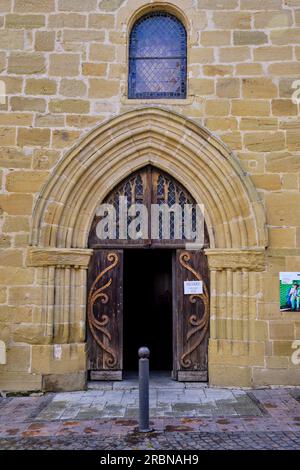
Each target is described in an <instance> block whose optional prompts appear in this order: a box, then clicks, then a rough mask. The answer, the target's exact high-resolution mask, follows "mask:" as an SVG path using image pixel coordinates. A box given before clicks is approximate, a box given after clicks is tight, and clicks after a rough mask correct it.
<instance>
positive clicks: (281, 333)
mask: <svg viewBox="0 0 300 470" xmlns="http://www.w3.org/2000/svg"><path fill="white" fill-rule="evenodd" d="M294 338H295V333H294V325H293V323H290V322H288V321H285V322H284V321H281V322H272V321H271V322H270V339H276V340H283V339H284V340H286V339H290V340H293V339H294Z"/></svg>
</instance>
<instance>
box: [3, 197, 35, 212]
mask: <svg viewBox="0 0 300 470" xmlns="http://www.w3.org/2000/svg"><path fill="white" fill-rule="evenodd" d="M32 202H33V201H32V196H30V195H29V194H22V195H21V194H0V208H1V210H2V211H3V212H7V214H9V215H30V214H31V211H32Z"/></svg>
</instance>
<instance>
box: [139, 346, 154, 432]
mask: <svg viewBox="0 0 300 470" xmlns="http://www.w3.org/2000/svg"><path fill="white" fill-rule="evenodd" d="M138 354H139V431H140V432H149V431H151V429H150V427H149V356H150V351H149V349H148V348H146V347H142V348H140V349H139V351H138Z"/></svg>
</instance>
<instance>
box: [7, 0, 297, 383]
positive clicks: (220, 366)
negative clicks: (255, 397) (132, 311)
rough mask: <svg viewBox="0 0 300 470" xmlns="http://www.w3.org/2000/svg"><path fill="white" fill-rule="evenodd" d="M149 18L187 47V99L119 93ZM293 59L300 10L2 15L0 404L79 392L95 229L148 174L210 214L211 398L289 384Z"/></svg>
mask: <svg viewBox="0 0 300 470" xmlns="http://www.w3.org/2000/svg"><path fill="white" fill-rule="evenodd" d="M154 12H164V13H166V14H168V15H171V16H172V17H175V18H176V19H177V20H178V21H179V22H180V24H182V25H183V27H184V29H185V31H186V41H187V42H186V45H187V49H186V50H187V57H186V67H187V69H186V78H185V80H186V90H185V94H184V96H180V97H176V96H173V97H170V96H165V97H164V96H160V97H157V96H156V97H151V95H149V96H146V97H131V96H129V94H128V90H129V87H128V82H129V79H130V77H129V59H130V57H129V46H130V35H131V32H132V29H133V27H134V25H135V24H136V23H137V22H138V21H139V20H140V19H141V18H143V17H144V16H145V15H151V14H153V13H154ZM299 59H300V2H299V0H264V1H259V0H180V1H179V0H174V1H168V2H166V1H162V0H161V1H156V0H153V1H150V2H149V1H145V0H85V1H81V0H26V1H25V0H0V84H1V85H2V90H5V93H3V92H2V93H1V92H0V95H2V96H0V98H2V100H1V101H0V166H1V170H0V171H1V185H2V186H1V194H0V208H1V238H0V340H1V348H2V354H1V358H2V359H1V363H0V389H1V390H13V391H24V390H25V391H35V390H78V389H83V388H84V387H85V384H86V380H87V371H88V366H87V363H88V351H87V339H86V338H87V298H88V289H87V282H88V281H87V277H88V276H87V273H88V269H89V266H90V263H91V259H92V256H93V248H92V247H91V246H89V243H88V239H89V234H90V230H91V226H92V222H93V219H94V216H95V212H96V209H97V207H98V205H99V203H100V202H101V201H103V200H105V198H106V197H107V195H108V194H109V193H110V192H111V191H112V190H113V189H114V188H115V187H117V186H118V185H119V184H120V182H122V181H123V180H125V179H126V178H128V177H129V176H130V175H131V174H133V173H134V172H137V171H139V170H140V169H141V168H144V167H146V166H147V165H151V166H152V167H155V168H158V169H160V170H161V171H163V172H165V173H166V174H168V175H170V176H171V177H172V178H174V180H176V181H178V182H179V183H180V185H182V187H184V188H185V189H186V190H187V191H188V193H189V194H191V196H192V197H193V199H194V200H195V201H196V202H197V203H199V204H200V203H201V204H203V205H204V207H205V217H206V219H205V222H206V226H207V231H208V236H209V246H208V247H207V248H205V250H204V251H205V257H206V259H207V264H208V270H209V282H210V299H209V340H208V381H209V383H210V384H211V385H218V386H241V387H253V386H264V385H299V384H300V365H299V364H298V363H297V361H293V360H292V355H293V353H294V351H295V348H296V347H297V340H300V312H297V311H294V312H293V311H289V312H282V311H280V304H279V273H280V272H297V270H300V194H299V184H300V178H299V174H300V171H299V170H300V121H299V105H298V103H297V101H295V99H293V98H292V97H293V93H294V92H295V90H296V89H297V88H299V83H300V82H298V86H297V80H298V81H299V80H300V63H299ZM121 333H122V332H121ZM114 334H115V332H114V331H111V332H110V338H111V336H114ZM107 338H108V336H107ZM110 340H111V339H110ZM101 344H102V343H101ZM298 347H299V346H298ZM121 353H122V354H123V355H124V354H126V351H121ZM120 367H121V366H120ZM181 372H182V371H181ZM184 377H186V376H184ZM178 380H179V378H178Z"/></svg>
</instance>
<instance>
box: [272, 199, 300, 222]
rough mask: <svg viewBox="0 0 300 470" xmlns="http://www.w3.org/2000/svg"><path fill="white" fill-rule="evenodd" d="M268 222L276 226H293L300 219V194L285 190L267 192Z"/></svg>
mask: <svg viewBox="0 0 300 470" xmlns="http://www.w3.org/2000/svg"><path fill="white" fill-rule="evenodd" d="M265 201H266V209H267V214H268V222H269V224H271V225H274V226H277V227H278V226H279V227H283V226H293V225H296V221H297V220H299V219H300V194H299V193H297V192H292V193H290V192H284V193H273V194H266V197H265Z"/></svg>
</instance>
